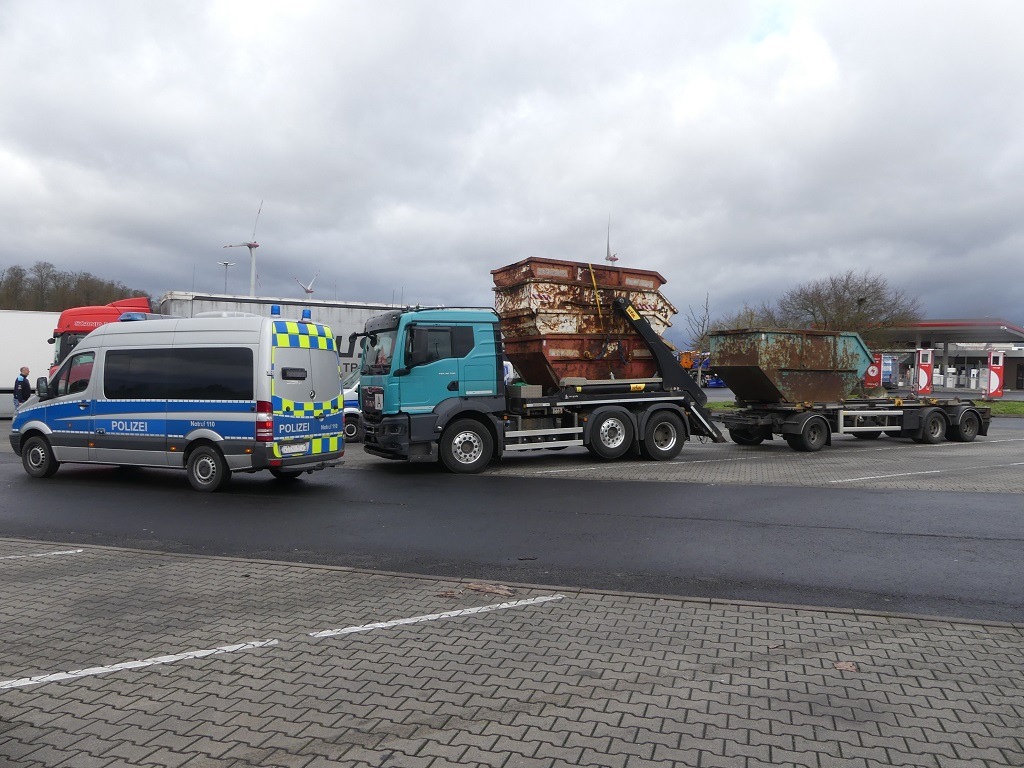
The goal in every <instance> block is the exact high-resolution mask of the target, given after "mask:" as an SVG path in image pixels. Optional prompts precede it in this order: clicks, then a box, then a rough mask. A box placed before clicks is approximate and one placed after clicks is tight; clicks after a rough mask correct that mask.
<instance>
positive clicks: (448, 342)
mask: <svg viewBox="0 0 1024 768" xmlns="http://www.w3.org/2000/svg"><path fill="white" fill-rule="evenodd" d="M614 307H615V309H616V311H618V312H620V313H622V314H623V316H625V317H626V318H627V319H628V321H629V322H630V323H631V324H632V325H633V327H634V328H635V329H636V331H637V332H638V333H639V334H640V335H641V336H642V337H643V339H644V341H645V343H646V344H647V345H648V347H649V348H650V349H651V352H652V355H653V356H654V358H655V359H656V360H657V362H658V370H659V375H658V376H657V377H655V378H649V379H607V380H589V379H565V380H563V381H561V382H560V384H559V386H558V387H556V388H548V391H546V392H545V391H542V387H541V386H538V385H530V384H525V383H524V384H508V383H506V381H505V376H504V371H505V367H504V359H503V353H502V340H501V331H500V321H499V317H498V315H497V313H496V312H495V311H494V310H493V309H489V308H437V309H420V308H415V309H413V308H410V309H402V310H395V311H392V312H387V313H385V314H382V315H378V316H377V317H374V318H371V319H370V320H369V321H367V323H366V327H365V329H364V332H363V333H361V334H357V335H358V336H361V337H362V366H361V369H360V388H359V391H360V399H361V408H362V427H363V429H364V430H365V435H364V443H363V447H364V450H366V451H367V452H368V453H371V454H373V455H376V456H381V457H383V458H388V459H398V460H406V461H438V460H440V462H441V463H442V464H443V465H444V466H445V467H446V468H447V469H449V470H450V471H452V472H457V473H475V472H479V471H481V470H482V469H484V468H485V467H486V466H487V464H488V463H489V462H490V461H491V460H492V459H496V458H500V457H501V456H502V455H503V454H504V453H506V452H511V451H524V450H538V449H544V448H548V449H556V448H563V447H567V446H584V447H586V448H587V449H588V450H589V451H590V452H591V454H593V455H594V456H596V457H597V458H599V459H605V460H612V459H617V458H619V457H621V456H624V455H626V454H627V453H629V452H634V453H639V454H640V455H642V456H645V457H647V458H650V459H655V460H666V459H671V458H673V457H675V456H676V455H677V454H678V453H679V451H680V449H681V448H682V445H683V443H684V442H685V441H686V440H688V439H689V438H690V437H691V436H702V437H708V438H710V439H712V440H714V441H716V442H724V440H725V438H724V437H722V434H721V432H720V431H719V430H718V429H717V427H715V426H714V425H713V424H712V422H711V418H710V414H709V413H708V412H707V411H705V410H704V407H703V406H704V404H705V403H706V395H705V394H704V393H703V392H702V391H701V389H700V388H699V387H697V385H696V383H695V382H694V381H693V379H692V378H690V376H689V374H687V373H686V371H684V370H683V369H682V368H681V367H680V366H679V364H678V363H677V362H676V361H675V359H674V358H673V357H672V354H671V350H670V348H669V347H668V346H667V345H666V344H665V342H664V341H663V340H662V339H661V338H660V337H659V336H658V335H657V334H656V333H654V331H653V329H652V328H651V327H650V325H649V324H648V323H647V321H646V320H645V319H644V318H643V317H642V316H641V315H640V314H639V313H638V312H637V311H636V309H635V308H634V307H633V305H632V304H631V303H630V302H629V300H628V299H626V298H618V299H616V300H615V302H614Z"/></svg>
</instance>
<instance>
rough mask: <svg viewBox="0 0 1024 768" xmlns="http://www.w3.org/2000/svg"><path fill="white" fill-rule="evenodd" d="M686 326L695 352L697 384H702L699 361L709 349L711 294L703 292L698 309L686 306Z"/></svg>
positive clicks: (691, 346) (702, 374)
mask: <svg viewBox="0 0 1024 768" xmlns="http://www.w3.org/2000/svg"><path fill="white" fill-rule="evenodd" d="M686 327H687V328H688V329H689V331H690V349H692V350H693V351H694V352H696V353H697V386H698V387H699V386H702V385H703V381H702V380H701V379H702V378H703V376H704V373H703V369H702V368H701V363H702V362H703V361H704V355H703V353H704V352H705V350H707V351H710V349H711V340H710V337H709V335H710V333H711V296H710V294H704V306H703V307H701V308H700V310H698V311H694V309H693V307H688V308H687V312H686Z"/></svg>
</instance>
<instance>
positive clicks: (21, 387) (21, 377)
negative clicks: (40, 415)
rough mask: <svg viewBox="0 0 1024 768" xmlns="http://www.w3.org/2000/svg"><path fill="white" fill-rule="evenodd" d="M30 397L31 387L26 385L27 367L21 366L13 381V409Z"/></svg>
mask: <svg viewBox="0 0 1024 768" xmlns="http://www.w3.org/2000/svg"><path fill="white" fill-rule="evenodd" d="M30 397H32V385H31V384H29V383H28V366H27V365H23V366H21V373H20V374H18V378H16V379H15V380H14V409H15V410H17V409H18V407H19V406H20V405H21V404H22V403H24V402H25V401H26V400H28V399H29V398H30Z"/></svg>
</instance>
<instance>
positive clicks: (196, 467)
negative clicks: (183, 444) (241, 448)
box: [185, 445, 231, 493]
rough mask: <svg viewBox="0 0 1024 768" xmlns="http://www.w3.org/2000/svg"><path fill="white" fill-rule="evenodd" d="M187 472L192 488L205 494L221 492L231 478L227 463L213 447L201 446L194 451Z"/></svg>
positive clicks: (189, 457)
mask: <svg viewBox="0 0 1024 768" xmlns="http://www.w3.org/2000/svg"><path fill="white" fill-rule="evenodd" d="M185 472H186V473H187V474H188V481H189V482H190V483H191V484H192V487H193V488H195V489H196V490H197V491H202V492H203V493H213V492H214V491H219V490H220V489H221V488H223V487H224V484H225V483H226V482H227V481H228V480H229V479H230V478H231V470H230V469H228V465H227V462H225V461H224V457H223V456H221V455H220V451H218V450H217V449H216V448H214V447H213V446H212V445H200V446H199V447H198V448H196V449H195V450H194V451H192V453H190V454H189V455H188V464H187V465H186V466H185Z"/></svg>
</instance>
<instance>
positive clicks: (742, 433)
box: [729, 429, 764, 445]
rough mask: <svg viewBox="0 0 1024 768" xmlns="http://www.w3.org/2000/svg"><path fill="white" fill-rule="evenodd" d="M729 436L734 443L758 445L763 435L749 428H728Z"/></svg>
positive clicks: (761, 441)
mask: <svg viewBox="0 0 1024 768" xmlns="http://www.w3.org/2000/svg"><path fill="white" fill-rule="evenodd" d="M729 437H730V438H731V439H732V441H733V442H734V443H736V445H760V444H761V443H763V442H764V437H762V436H760V435H757V434H754V433H753V432H752V431H750V430H749V429H730V430H729Z"/></svg>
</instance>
